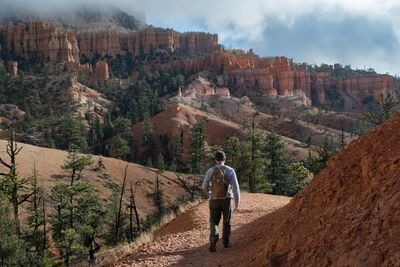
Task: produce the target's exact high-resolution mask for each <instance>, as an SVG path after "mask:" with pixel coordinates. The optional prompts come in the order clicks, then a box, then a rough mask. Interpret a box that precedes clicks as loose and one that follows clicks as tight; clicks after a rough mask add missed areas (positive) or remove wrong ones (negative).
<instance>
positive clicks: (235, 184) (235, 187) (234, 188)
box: [231, 168, 240, 209]
mask: <svg viewBox="0 0 400 267" xmlns="http://www.w3.org/2000/svg"><path fill="white" fill-rule="evenodd" d="M231 186H232V191H233V197H234V198H235V209H237V208H238V207H239V202H240V189H239V182H238V179H237V177H236V172H235V170H234V169H233V168H232V172H231Z"/></svg>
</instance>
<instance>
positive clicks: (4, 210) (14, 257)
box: [0, 191, 28, 266]
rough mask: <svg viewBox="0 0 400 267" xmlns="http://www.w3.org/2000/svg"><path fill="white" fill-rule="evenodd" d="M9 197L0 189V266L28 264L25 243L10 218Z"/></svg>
mask: <svg viewBox="0 0 400 267" xmlns="http://www.w3.org/2000/svg"><path fill="white" fill-rule="evenodd" d="M8 214H9V210H8V199H7V197H6V196H5V195H4V194H3V192H1V191H0V237H1V238H0V266H26V265H27V264H28V262H27V257H26V254H25V245H24V242H23V240H22V239H20V238H19V237H18V235H17V234H16V229H15V224H14V223H13V222H12V221H10V220H9V216H8Z"/></svg>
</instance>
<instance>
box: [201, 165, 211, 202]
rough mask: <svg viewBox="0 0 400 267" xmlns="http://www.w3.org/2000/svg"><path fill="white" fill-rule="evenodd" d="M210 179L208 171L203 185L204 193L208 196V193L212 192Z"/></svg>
mask: <svg viewBox="0 0 400 267" xmlns="http://www.w3.org/2000/svg"><path fill="white" fill-rule="evenodd" d="M210 179H211V175H210V169H208V171H207V172H206V175H205V177H204V180H203V184H202V185H201V187H202V188H203V191H204V193H205V194H206V195H207V196H208V191H209V190H210V188H209V187H210Z"/></svg>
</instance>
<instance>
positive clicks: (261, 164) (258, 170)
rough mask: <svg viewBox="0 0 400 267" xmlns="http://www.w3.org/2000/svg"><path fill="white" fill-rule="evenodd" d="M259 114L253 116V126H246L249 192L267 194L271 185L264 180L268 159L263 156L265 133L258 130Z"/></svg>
mask: <svg viewBox="0 0 400 267" xmlns="http://www.w3.org/2000/svg"><path fill="white" fill-rule="evenodd" d="M256 115H257V114H255V115H254V116H253V120H252V123H251V126H248V125H245V129H246V137H247V140H246V142H247V143H248V147H249V149H250V160H249V170H250V173H249V190H250V192H252V193H254V192H257V190H261V191H263V192H265V193H269V192H270V189H271V188H270V184H269V183H268V181H267V180H266V179H265V178H264V177H265V176H264V169H265V164H266V159H265V157H264V155H263V147H264V146H265V132H264V131H262V130H260V129H258V123H257V122H256V120H255V117H256Z"/></svg>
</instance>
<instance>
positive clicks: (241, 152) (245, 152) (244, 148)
mask: <svg viewBox="0 0 400 267" xmlns="http://www.w3.org/2000/svg"><path fill="white" fill-rule="evenodd" d="M223 150H224V151H225V153H226V157H227V160H226V164H227V165H229V166H231V167H233V168H234V169H235V172H236V175H237V178H238V181H239V183H240V184H243V183H244V182H249V181H248V179H249V177H250V176H251V173H250V170H251V169H252V161H251V146H250V142H248V141H240V140H239V138H237V137H236V136H233V137H230V138H229V139H228V141H227V142H226V143H225V144H224V146H223Z"/></svg>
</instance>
